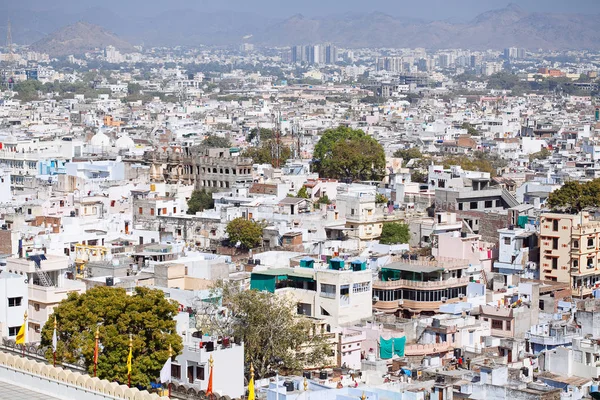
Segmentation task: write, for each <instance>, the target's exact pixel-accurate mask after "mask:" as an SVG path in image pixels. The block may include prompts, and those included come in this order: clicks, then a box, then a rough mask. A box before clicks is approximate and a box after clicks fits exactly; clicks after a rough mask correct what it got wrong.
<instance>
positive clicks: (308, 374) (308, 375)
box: [302, 371, 312, 379]
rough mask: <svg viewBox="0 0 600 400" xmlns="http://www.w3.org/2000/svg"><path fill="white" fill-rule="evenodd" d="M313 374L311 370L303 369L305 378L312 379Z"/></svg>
mask: <svg viewBox="0 0 600 400" xmlns="http://www.w3.org/2000/svg"><path fill="white" fill-rule="evenodd" d="M311 375H312V374H311V373H310V371H303V372H302V377H303V378H306V379H310V378H311Z"/></svg>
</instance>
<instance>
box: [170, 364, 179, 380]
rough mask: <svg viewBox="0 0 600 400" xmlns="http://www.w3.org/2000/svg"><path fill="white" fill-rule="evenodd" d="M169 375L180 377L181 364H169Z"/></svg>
mask: <svg viewBox="0 0 600 400" xmlns="http://www.w3.org/2000/svg"><path fill="white" fill-rule="evenodd" d="M171 376H172V377H173V378H175V379H181V365H176V364H171Z"/></svg>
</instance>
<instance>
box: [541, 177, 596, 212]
mask: <svg viewBox="0 0 600 400" xmlns="http://www.w3.org/2000/svg"><path fill="white" fill-rule="evenodd" d="M548 206H549V207H550V208H552V209H553V210H563V211H566V212H569V213H573V214H576V213H578V212H580V211H582V210H584V209H586V208H592V207H600V179H594V180H592V181H589V182H584V183H580V182H577V181H569V182H566V183H565V184H564V185H563V186H562V187H561V188H560V189H557V190H555V191H554V192H552V193H550V196H549V197H548Z"/></svg>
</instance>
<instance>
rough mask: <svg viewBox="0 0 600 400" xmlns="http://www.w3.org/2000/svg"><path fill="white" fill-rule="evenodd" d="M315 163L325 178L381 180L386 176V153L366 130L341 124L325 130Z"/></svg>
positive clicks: (317, 149)
mask: <svg viewBox="0 0 600 400" xmlns="http://www.w3.org/2000/svg"><path fill="white" fill-rule="evenodd" d="M313 164H314V167H315V170H316V171H317V172H318V173H319V175H320V176H321V177H325V178H335V179H348V180H352V181H355V180H380V179H381V178H383V176H384V175H385V152H384V151H383V147H382V146H381V145H380V144H379V143H378V142H377V140H375V139H373V138H372V137H370V136H367V135H366V134H365V133H364V132H363V131H361V130H359V129H358V130H354V129H350V128H347V127H343V126H340V127H338V128H336V129H328V130H326V131H325V132H324V133H323V135H322V136H321V139H320V140H319V142H318V143H317V145H316V146H315V151H314V153H313Z"/></svg>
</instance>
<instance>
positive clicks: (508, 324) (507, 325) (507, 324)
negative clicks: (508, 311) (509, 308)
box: [506, 321, 510, 331]
mask: <svg viewBox="0 0 600 400" xmlns="http://www.w3.org/2000/svg"><path fill="white" fill-rule="evenodd" d="M506 330H507V331H510V321H506Z"/></svg>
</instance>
